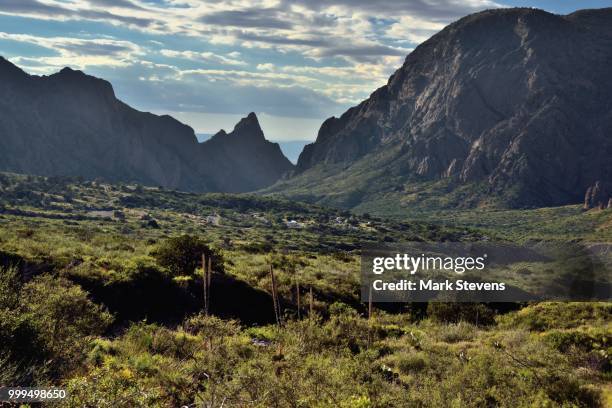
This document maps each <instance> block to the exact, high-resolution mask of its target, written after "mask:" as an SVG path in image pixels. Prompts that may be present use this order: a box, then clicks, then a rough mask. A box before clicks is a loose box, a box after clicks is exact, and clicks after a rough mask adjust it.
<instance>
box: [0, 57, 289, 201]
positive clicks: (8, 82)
mask: <svg viewBox="0 0 612 408" xmlns="http://www.w3.org/2000/svg"><path fill="white" fill-rule="evenodd" d="M0 95H2V96H1V97H0V150H1V151H2V155H0V170H2V171H11V172H16V173H26V174H38V175H48V176H52V175H59V176H82V177H84V178H86V179H96V178H102V179H106V180H109V181H123V182H138V183H142V184H146V185H155V186H158V185H159V186H163V187H166V188H175V189H181V190H186V191H217V192H243V191H253V190H257V189H260V188H263V187H266V186H268V185H270V184H272V183H274V182H275V181H276V180H278V179H279V178H280V177H281V176H282V175H283V174H284V173H286V172H287V171H290V170H291V169H292V168H293V165H292V164H291V163H290V162H289V160H287V158H286V157H285V156H284V155H283V154H282V152H281V151H280V148H279V146H278V144H276V143H271V142H269V141H267V140H266V139H265V137H264V135H263V132H262V130H261V128H260V126H259V123H258V121H257V118H256V116H255V114H253V113H251V114H250V115H249V116H248V117H247V118H245V119H243V120H242V121H241V122H240V123H239V124H238V125H236V129H234V131H233V132H232V133H231V134H230V137H218V138H215V139H216V140H214V141H213V140H210V141H207V142H204V143H198V142H197V139H196V136H195V134H194V131H193V129H192V128H190V127H189V126H187V125H184V124H182V123H180V122H179V121H177V120H175V119H174V118H172V117H170V116H167V115H164V116H158V115H154V114H151V113H146V112H140V111H137V110H135V109H133V108H131V107H130V106H128V105H126V104H125V103H123V102H121V101H120V100H118V99H117V98H116V97H115V93H114V91H113V88H112V85H111V84H110V83H109V82H107V81H104V80H102V79H99V78H95V77H93V76H89V75H86V74H84V73H83V72H81V71H75V70H72V69H70V68H64V69H62V70H61V71H60V72H58V73H56V74H53V75H49V76H33V75H28V74H27V73H25V72H24V71H22V70H21V69H19V68H18V67H16V66H15V65H13V64H12V63H11V62H9V61H7V60H6V59H4V58H2V57H0Z"/></svg>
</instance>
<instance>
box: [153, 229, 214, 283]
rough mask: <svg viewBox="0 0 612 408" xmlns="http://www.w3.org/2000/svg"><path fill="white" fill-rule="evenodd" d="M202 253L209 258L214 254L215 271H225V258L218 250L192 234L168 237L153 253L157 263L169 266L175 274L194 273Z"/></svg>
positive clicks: (200, 260) (199, 263)
mask: <svg viewBox="0 0 612 408" xmlns="http://www.w3.org/2000/svg"><path fill="white" fill-rule="evenodd" d="M202 254H204V255H206V258H207V259H208V258H209V257H211V256H212V267H213V270H214V271H216V272H223V259H222V258H221V255H220V254H219V253H218V251H216V250H214V249H211V248H209V247H208V245H206V243H205V242H204V241H202V240H201V239H200V238H198V237H194V236H191V235H182V236H180V237H172V238H168V239H167V240H165V241H164V242H162V243H161V244H160V245H159V246H158V247H157V249H156V250H155V251H154V252H153V253H152V255H153V256H154V257H155V259H156V260H157V263H159V264H160V265H161V266H163V267H165V268H168V270H170V271H171V272H172V273H173V274H174V275H192V274H193V273H194V272H195V270H196V268H197V267H198V266H200V265H201V262H202Z"/></svg>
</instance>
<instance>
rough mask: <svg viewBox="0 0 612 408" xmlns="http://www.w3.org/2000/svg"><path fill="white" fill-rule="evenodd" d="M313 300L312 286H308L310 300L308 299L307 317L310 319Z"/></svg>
mask: <svg viewBox="0 0 612 408" xmlns="http://www.w3.org/2000/svg"><path fill="white" fill-rule="evenodd" d="M313 300H314V299H313V296H312V286H310V299H309V301H310V307H309V309H308V317H309V318H311V319H312V311H313V305H312V303H313Z"/></svg>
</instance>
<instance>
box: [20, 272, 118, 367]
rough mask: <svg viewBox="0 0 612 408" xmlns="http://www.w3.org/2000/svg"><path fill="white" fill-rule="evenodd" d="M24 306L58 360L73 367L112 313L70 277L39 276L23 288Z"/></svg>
mask: <svg viewBox="0 0 612 408" xmlns="http://www.w3.org/2000/svg"><path fill="white" fill-rule="evenodd" d="M21 303H22V305H21V307H22V309H23V311H24V312H25V313H26V314H28V315H30V316H31V319H32V323H33V326H34V327H35V329H36V331H37V332H38V333H39V337H40V338H41V339H43V340H44V342H45V343H46V348H47V349H48V350H49V351H50V352H51V353H52V354H53V355H54V357H55V359H56V361H57V362H59V363H62V364H64V365H66V367H71V366H72V365H73V364H76V363H78V362H79V361H80V360H81V358H82V357H84V349H85V345H86V343H87V341H88V339H89V338H91V337H93V336H96V335H99V334H101V333H103V332H104V330H105V329H106V328H107V327H108V325H110V323H111V322H112V316H111V315H110V314H109V313H108V312H106V311H105V310H104V309H103V308H102V307H101V306H99V305H97V304H95V303H93V302H92V301H91V300H89V298H88V296H87V292H85V291H84V290H83V289H81V287H80V286H77V285H75V284H73V283H71V282H70V281H68V280H67V279H64V278H54V277H52V276H49V275H43V276H39V277H37V278H36V279H34V280H33V281H31V282H29V283H27V284H26V285H25V286H24V287H23V290H22V297H21Z"/></svg>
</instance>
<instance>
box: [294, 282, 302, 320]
mask: <svg viewBox="0 0 612 408" xmlns="http://www.w3.org/2000/svg"><path fill="white" fill-rule="evenodd" d="M295 291H296V292H297V315H298V320H302V310H301V308H302V305H301V304H300V279H299V278H298V277H297V276H296V278H295Z"/></svg>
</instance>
